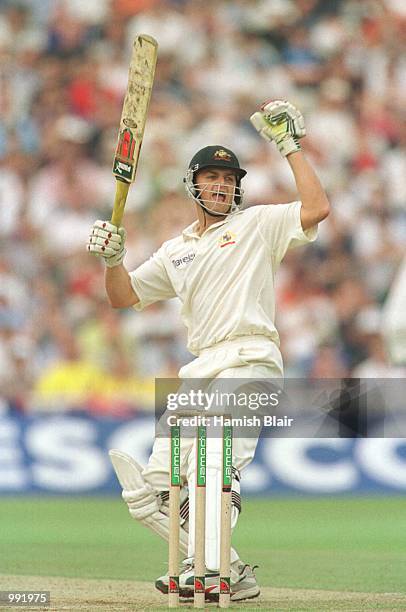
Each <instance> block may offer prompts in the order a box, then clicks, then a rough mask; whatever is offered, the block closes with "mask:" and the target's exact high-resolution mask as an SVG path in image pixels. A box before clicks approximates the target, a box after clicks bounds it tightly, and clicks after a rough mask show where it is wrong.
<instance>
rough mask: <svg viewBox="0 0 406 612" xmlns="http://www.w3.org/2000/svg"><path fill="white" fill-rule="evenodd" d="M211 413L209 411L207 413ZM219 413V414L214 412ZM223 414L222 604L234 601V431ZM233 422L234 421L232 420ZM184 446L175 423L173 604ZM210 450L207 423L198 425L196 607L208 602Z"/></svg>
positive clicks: (172, 603) (172, 600)
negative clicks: (232, 489) (232, 506)
mask: <svg viewBox="0 0 406 612" xmlns="http://www.w3.org/2000/svg"><path fill="white" fill-rule="evenodd" d="M191 414H192V415H193V416H194V415H196V414H199V413H197V412H196V411H194V412H193V413H191V411H183V412H181V413H178V414H177V416H179V417H180V418H181V417H186V416H191ZM205 416H206V417H207V414H205ZM210 416H218V415H210ZM221 416H222V417H223V426H222V427H223V432H222V441H223V443H222V447H223V448H222V455H223V457H222V487H221V521H220V579H219V590H220V593H219V607H220V608H228V607H229V605H230V594H231V585H230V557H231V486H232V455H233V432H232V426H231V424H228V423H227V421H228V419H229V418H230V417H229V416H228V415H224V414H222V415H221ZM228 422H230V421H228ZM180 448H181V434H180V427H179V425H172V426H171V441H170V466H169V474H170V489H169V587H168V605H169V608H176V607H177V606H178V605H179V520H180V503H179V502H180V486H181V479H180ZM206 451H207V430H206V426H205V425H198V426H197V428H196V482H195V559H194V571H195V578H194V607H195V608H204V602H205V572H206V562H205V540H206V537H205V527H206Z"/></svg>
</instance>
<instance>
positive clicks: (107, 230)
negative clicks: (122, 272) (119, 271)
mask: <svg viewBox="0 0 406 612" xmlns="http://www.w3.org/2000/svg"><path fill="white" fill-rule="evenodd" d="M125 238H126V233H125V229H124V228H123V227H119V228H117V227H116V226H115V225H113V224H112V223H110V222H109V221H95V223H94V224H93V227H92V229H91V231H90V234H89V238H88V242H87V244H86V248H87V250H88V251H89V252H90V253H94V254H95V255H100V257H103V259H104V261H105V262H106V266H107V267H108V268H113V267H114V266H119V265H120V264H121V263H122V261H123V259H124V256H125V254H126V250H125V248H124V243H125Z"/></svg>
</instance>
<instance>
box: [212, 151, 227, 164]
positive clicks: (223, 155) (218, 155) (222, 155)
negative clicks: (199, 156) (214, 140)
mask: <svg viewBox="0 0 406 612" xmlns="http://www.w3.org/2000/svg"><path fill="white" fill-rule="evenodd" d="M213 159H216V160H221V161H226V162H229V161H231V155H230V153H228V151H225V150H224V149H217V151H215V153H214V155H213Z"/></svg>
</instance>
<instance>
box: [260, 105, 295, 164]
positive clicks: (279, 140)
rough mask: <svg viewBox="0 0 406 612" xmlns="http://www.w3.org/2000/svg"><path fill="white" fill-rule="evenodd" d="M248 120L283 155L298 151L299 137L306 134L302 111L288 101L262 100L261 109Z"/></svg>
mask: <svg viewBox="0 0 406 612" xmlns="http://www.w3.org/2000/svg"><path fill="white" fill-rule="evenodd" d="M250 120H251V123H252V125H253V126H254V127H255V129H256V130H257V131H258V132H259V133H260V134H261V136H262V137H263V138H265V140H268V141H274V142H275V144H276V146H277V147H278V149H279V152H280V153H281V155H283V156H284V157H286V156H287V155H290V153H295V151H300V149H301V147H300V143H299V139H300V138H303V136H306V128H305V125H304V119H303V115H302V113H301V112H300V111H299V110H298V109H297V108H296V107H295V106H293V104H290V102H287V101H286V100H271V101H269V102H264V104H263V105H262V106H261V111H258V112H256V113H254V114H253V115H252V116H251V117H250Z"/></svg>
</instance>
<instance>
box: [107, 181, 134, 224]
mask: <svg viewBox="0 0 406 612" xmlns="http://www.w3.org/2000/svg"><path fill="white" fill-rule="evenodd" d="M129 188H130V183H126V182H125V181H120V180H116V196H115V198H114V206H113V214H112V215H111V222H112V224H113V225H115V226H116V227H120V225H121V221H122V220H123V215H124V206H125V202H126V200H127V194H128V190H129Z"/></svg>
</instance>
